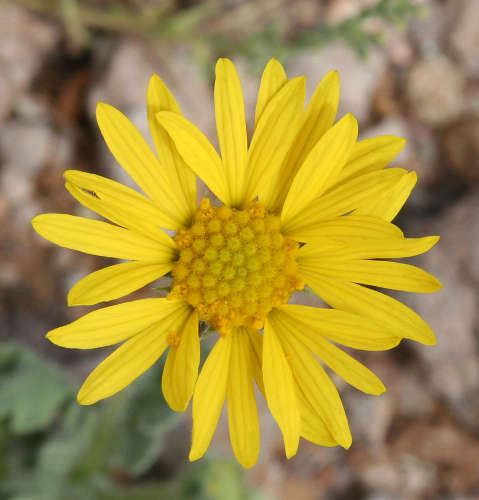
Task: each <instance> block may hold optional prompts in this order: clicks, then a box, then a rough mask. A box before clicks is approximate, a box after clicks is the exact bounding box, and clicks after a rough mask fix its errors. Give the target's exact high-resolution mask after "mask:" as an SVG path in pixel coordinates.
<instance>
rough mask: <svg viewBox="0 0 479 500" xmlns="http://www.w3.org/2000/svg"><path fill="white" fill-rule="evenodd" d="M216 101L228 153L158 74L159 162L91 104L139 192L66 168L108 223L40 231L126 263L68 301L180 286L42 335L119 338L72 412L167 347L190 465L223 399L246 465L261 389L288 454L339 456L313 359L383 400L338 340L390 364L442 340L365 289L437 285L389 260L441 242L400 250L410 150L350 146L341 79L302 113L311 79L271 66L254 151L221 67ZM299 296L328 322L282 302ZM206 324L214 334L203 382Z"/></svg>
mask: <svg viewBox="0 0 479 500" xmlns="http://www.w3.org/2000/svg"><path fill="white" fill-rule="evenodd" d="M214 97H215V113H216V125H217V132H218V139H219V145H220V152H221V155H218V153H217V152H216V150H215V149H214V148H213V146H212V145H211V144H210V142H209V141H208V140H207V138H206V137H205V136H204V135H203V134H202V133H201V132H200V131H199V130H198V128H196V127H195V125H193V124H192V123H190V122H189V121H188V120H186V119H185V118H184V117H183V116H182V114H181V112H180V109H179V107H178V105H177V103H176V101H175V99H174V98H173V96H172V95H171V93H170V92H169V90H168V89H167V88H166V86H165V85H164V84H163V82H162V81H161V79H160V78H159V77H158V76H153V77H152V79H151V81H150V85H149V88H148V96H147V106H148V119H149V124H150V130H151V134H152V136H153V140H154V143H155V146H156V149H157V153H158V156H156V155H155V154H154V153H153V151H152V150H151V149H150V148H149V147H148V145H147V143H146V142H145V140H144V139H143V138H142V137H141V135H140V134H139V133H138V131H137V130H136V128H135V127H134V126H133V125H132V124H131V122H130V121H129V120H128V119H127V118H126V117H125V116H124V115H123V114H121V113H120V112H119V111H117V110H116V109H114V108H112V107H111V106H108V105H106V104H99V105H98V108H97V119H98V124H99V126H100V130H101V132H102V134H103V137H104V139H105V141H106V143H107V145H108V146H109V148H110V150H111V152H112V153H113V155H114V156H115V158H116V159H117V161H118V162H119V163H120V164H121V166H122V167H123V168H124V169H125V170H126V171H127V172H128V173H129V174H130V175H131V177H132V178H133V179H134V180H135V181H136V183H137V184H138V186H139V187H140V188H141V189H142V190H143V191H144V193H145V195H142V194H139V193H138V192H137V191H134V190H132V189H130V188H127V187H125V186H123V185H121V184H119V183H117V182H114V181H111V180H108V179H105V178H103V177H100V176H97V175H94V174H88V173H84V172H78V171H67V172H66V173H65V179H66V187H67V189H68V190H69V191H70V193H71V194H72V195H73V196H74V197H75V198H76V199H77V200H78V201H79V202H80V203H82V204H83V205H85V206H86V207H88V208H90V209H91V210H93V211H95V212H96V213H98V214H99V215H101V216H102V217H104V218H106V219H108V220H110V221H111V222H112V223H113V224H110V223H107V222H103V221H98V220H92V219H85V218H82V217H75V216H71V215H62V214H45V215H39V216H37V217H36V218H35V219H34V220H33V221H32V223H33V226H34V228H35V230H36V231H37V232H38V233H39V234H41V235H42V236H44V237H45V238H47V239H49V240H50V241H53V242H54V243H57V244H59V245H62V246H64V247H67V248H71V249H75V250H79V251H83V252H87V253H91V254H94V255H102V256H108V257H114V258H119V259H125V260H128V261H129V262H123V263H120V264H115V265H113V266H110V267H107V268H105V269H101V270H99V271H96V272H94V273H92V274H90V275H88V276H86V277H85V278H83V279H82V280H80V281H79V282H78V283H77V284H76V285H75V286H74V287H73V288H72V289H71V291H70V293H69V296H68V301H69V304H70V305H79V304H82V305H91V304H97V303H100V302H104V301H110V300H113V299H117V298H119V297H122V296H124V295H127V294H129V293H131V292H133V291H135V290H137V289H139V288H142V287H143V286H145V285H147V284H148V283H151V282H152V281H154V280H156V279H157V278H159V277H161V276H163V275H164V274H166V273H168V272H169V271H171V273H172V276H173V282H172V285H171V290H170V293H169V294H168V296H167V297H166V298H151V299H142V300H136V301H131V302H125V303H121V304H116V305H113V306H108V307H104V308H102V309H99V310H96V311H93V312H91V313H89V314H86V315H85V316H83V317H82V318H80V319H78V320H76V321H74V322H72V323H70V324H68V325H65V326H62V327H59V328H56V329H55V330H52V331H51V332H49V333H48V335H47V336H48V338H49V339H50V340H51V341H52V342H54V343H55V344H57V345H60V346H63V347H71V348H80V349H89V348H94V347H101V346H106V345H113V344H117V343H120V342H123V343H122V344H121V346H120V347H118V348H117V350H116V351H114V352H113V354H111V355H110V356H109V357H107V358H106V359H105V360H104V361H103V362H102V363H100V365H99V366H98V367H97V368H96V369H95V370H94V371H93V372H92V373H91V374H90V376H89V377H88V378H87V380H86V381H85V383H84V384H83V386H82V388H81V389H80V392H79V394H78V400H79V402H80V403H82V404H91V403H94V402H96V401H98V400H100V399H103V398H106V397H108V396H110V395H112V394H114V393H116V392H118V391H119V390H121V389H123V388H124V387H125V386H127V385H128V384H130V383H131V382H132V381H133V380H134V379H135V378H137V377H138V376H139V375H140V374H141V373H143V372H144V371H145V370H147V369H148V368H149V367H150V366H151V365H152V364H153V363H155V362H156V361H157V360H158V358H159V357H160V356H161V355H162V354H163V352H164V351H165V350H167V349H168V356H167V360H166V364H165V369H164V372H163V383H162V388H163V393H164V395H165V398H166V400H167V402H168V403H169V405H170V406H171V408H172V409H174V410H177V411H183V410H185V409H186V407H187V405H188V403H189V401H190V399H191V397H192V396H193V443H192V448H191V452H190V459H191V460H195V459H197V458H200V457H201V456H202V455H203V454H204V453H205V451H206V449H207V448H208V446H209V443H210V441H211V438H212V436H213V433H214V431H215V428H216V425H217V422H218V419H219V416H220V412H221V409H222V407H223V405H224V402H225V400H226V401H227V405H228V423H229V428H230V436H231V443H232V446H233V450H234V452H235V454H236V456H237V458H238V460H239V461H240V462H241V464H242V465H244V466H245V467H250V466H252V465H253V464H254V463H255V462H256V459H257V456H258V452H259V421H258V413H257V408H256V396H255V391H254V384H256V385H257V387H258V388H259V390H260V391H261V392H262V393H263V395H264V396H265V398H266V401H267V403H268V406H269V408H270V410H271V413H272V415H273V417H274V418H275V419H276V421H277V423H278V425H279V427H280V429H281V431H282V433H283V437H284V443H285V450H286V455H287V456H288V457H291V456H293V455H294V454H295V453H296V451H297V448H298V443H299V438H300V437H303V438H305V439H307V440H310V441H312V442H314V443H317V444H320V445H324V446H336V445H341V446H343V447H345V448H348V447H349V446H350V444H351V433H350V431H349V426H348V422H347V418H346V415H345V412H344V408H343V406H342V403H341V400H340V397H339V394H338V392H337V390H336V388H335V386H334V385H333V383H332V381H331V379H330V378H329V376H328V375H327V373H326V371H325V370H324V368H323V366H322V364H321V363H320V362H319V361H318V359H317V358H319V359H320V360H321V361H322V363H324V365H326V366H328V367H329V368H330V369H331V370H333V371H334V372H336V373H337V374H338V375H340V376H341V377H342V378H343V379H344V380H346V381H347V382H348V383H350V384H351V385H353V386H354V387H356V388H358V389H359V390H361V391H364V392H366V393H369V394H380V393H381V392H383V391H384V390H385V388H384V386H383V384H382V382H381V381H380V380H379V379H378V378H377V377H376V375H374V374H373V373H372V372H371V371H370V370H368V369H367V368H366V367H365V366H363V365H362V364H360V363H359V362H357V361H356V360H354V359H353V358H352V357H351V356H349V355H348V354H346V353H345V352H343V351H342V350H341V349H340V348H339V347H337V345H336V344H340V345H344V346H348V347H352V348H356V349H365V350H383V349H390V348H392V347H394V346H396V345H397V344H398V343H399V342H400V341H401V339H402V338H409V339H412V340H416V341H418V342H422V343H424V344H433V343H434V342H435V339H434V334H433V333H432V331H431V329H430V328H429V327H428V325H427V324H426V323H425V322H424V321H423V320H422V319H421V318H420V317H419V316H418V315H417V314H416V313H415V312H414V311H412V310H411V309H409V308H408V307H406V306H405V305H403V304H401V303H400V302H398V301H397V300H395V299H393V298H391V297H389V296H387V295H384V294H382V293H380V292H378V291H376V290H374V289H372V288H369V287H368V285H369V286H374V287H381V288H389V289H395V290H404V291H410V292H434V291H436V290H438V289H439V288H440V283H439V282H438V281H437V280H436V278H434V277H433V276H431V275H430V274H428V273H426V272H425V271H422V270H421V269H419V268H417V267H414V266H411V265H408V264H403V263H398V262H389V261H386V260H382V259H388V258H398V257H409V256H413V255H417V254H420V253H423V252H426V251H427V250H429V249H430V248H431V247H432V246H433V245H434V244H435V243H436V242H437V241H438V237H435V236H429V237H424V238H406V237H404V235H403V233H402V231H401V230H400V229H399V228H398V227H397V226H396V225H394V224H393V223H392V222H391V221H392V220H393V219H394V217H395V216H396V214H397V213H398V212H399V210H400V209H401V207H402V206H403V204H404V203H405V201H406V199H407V198H408V196H409V194H410V192H411V190H412V189H413V187H414V185H415V182H416V174H415V173H414V172H411V173H408V172H407V171H405V170H403V169H399V168H387V169H384V167H385V166H386V165H388V164H389V162H390V161H391V160H392V159H393V158H394V157H395V156H396V155H397V153H398V152H399V151H400V150H401V148H402V147H403V145H404V140H403V139H400V138H397V137H394V136H381V137H377V138H374V139H366V140H362V141H357V135H358V125H357V121H356V119H355V118H354V117H353V116H352V115H351V114H348V115H346V116H344V117H343V118H342V119H341V120H339V121H338V122H337V123H336V124H334V121H335V117H336V111H337V107H338V101H339V78H338V75H337V73H336V72H334V71H333V72H330V73H329V74H328V75H326V77H325V78H324V79H323V81H322V82H321V83H320V84H319V85H318V87H317V89H316V91H315V92H314V94H313V96H312V98H311V100H310V102H309V104H308V105H307V107H306V109H305V110H303V107H304V100H305V79H304V77H297V78H293V79H291V80H288V78H287V76H286V73H285V72H284V70H283V68H282V66H281V65H280V64H279V63H278V62H277V61H276V60H271V61H270V62H269V63H268V65H267V66H266V69H265V71H264V73H263V77H262V79H261V84H260V88H259V92H258V100H257V105H256V113H255V129H254V133H253V136H252V139H251V141H250V143H249V145H248V139H247V132H246V120H245V111H244V104H243V96H242V90H241V85H240V81H239V78H238V75H237V73H236V70H235V67H234V65H233V64H232V63H231V62H230V61H229V60H227V59H220V60H219V61H218V63H217V67H216V83H215V91H214ZM196 175H198V176H199V177H200V178H201V179H203V181H204V182H205V183H206V185H207V186H208V188H209V189H210V190H211V192H212V193H214V195H216V197H217V198H218V200H219V202H218V203H214V202H212V201H211V200H210V199H209V198H204V199H202V200H201V202H200V203H199V205H198V206H197V205H196ZM162 229H168V230H172V231H174V232H175V235H174V236H173V237H170V236H169V235H168V234H167V233H166V232H164V231H163V230H162ZM305 284H307V285H309V287H310V288H311V289H312V290H314V291H315V292H316V293H317V294H318V295H319V296H320V297H321V298H322V299H323V300H324V301H325V302H326V303H327V304H329V306H331V308H315V307H308V306H300V305H292V304H288V301H289V298H290V296H291V294H292V293H293V292H295V291H297V290H301V289H303V287H304V286H305ZM364 285H366V286H364ZM200 320H201V321H204V322H207V323H208V324H209V325H210V326H211V327H212V328H214V329H215V330H216V331H217V332H218V333H219V336H218V338H217V341H216V344H215V345H214V347H213V349H212V351H211V352H210V354H209V355H208V357H207V359H206V361H205V363H204V365H203V368H202V370H201V373H200V375H199V376H198V367H199V361H200V350H199V336H198V321H200Z"/></svg>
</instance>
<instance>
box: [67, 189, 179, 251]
mask: <svg viewBox="0 0 479 500" xmlns="http://www.w3.org/2000/svg"><path fill="white" fill-rule="evenodd" d="M65 187H66V188H67V190H68V192H69V193H70V194H71V195H72V196H73V197H74V198H75V199H76V200H78V201H79V202H80V203H81V204H82V205H84V206H85V207H88V208H89V209H90V210H93V211H94V212H96V213H97V214H100V215H101V216H102V217H105V218H106V219H109V220H111V221H112V222H114V223H115V224H118V225H119V226H122V227H124V228H126V229H128V230H129V231H130V232H131V233H133V234H138V235H142V236H143V237H146V238H147V239H149V240H150V239H151V240H155V241H158V242H159V243H160V244H166V245H168V246H170V245H173V246H174V242H173V240H171V238H170V237H169V236H168V235H167V234H166V233H165V232H164V231H163V230H161V229H160V228H159V227H157V226H155V225H154V224H152V223H151V222H149V221H148V220H144V219H142V217H141V213H140V214H139V213H138V212H137V211H136V210H135V207H134V206H131V205H125V204H121V203H117V202H116V201H113V200H111V199H99V198H97V197H96V195H94V194H92V193H89V192H88V191H87V190H83V189H81V188H78V187H76V186H74V185H73V184H70V183H69V182H66V183H65ZM170 227H173V226H170Z"/></svg>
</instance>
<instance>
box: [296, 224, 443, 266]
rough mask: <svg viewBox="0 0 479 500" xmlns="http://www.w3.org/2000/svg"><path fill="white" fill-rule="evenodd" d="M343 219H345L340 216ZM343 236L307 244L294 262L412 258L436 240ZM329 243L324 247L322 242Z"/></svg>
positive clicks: (424, 250) (426, 249)
mask: <svg viewBox="0 0 479 500" xmlns="http://www.w3.org/2000/svg"><path fill="white" fill-rule="evenodd" d="M344 219H349V216H348V217H344ZM346 234H347V233H344V236H343V237H342V238H341V237H340V235H339V234H338V235H337V236H335V239H334V242H335V243H331V242H330V241H328V240H327V239H326V238H325V239H324V241H321V243H322V244H321V245H319V244H318V243H319V242H320V240H319V239H318V241H317V242H316V241H314V242H313V243H309V244H307V245H304V246H302V247H301V248H300V249H299V254H298V262H299V261H301V262H304V263H305V264H306V263H307V262H308V263H310V264H314V262H315V261H318V260H320V259H323V258H335V259H342V260H345V259H398V258H401V257H413V256H414V255H420V254H422V253H425V252H427V251H428V250H430V249H431V248H432V247H433V246H434V245H435V244H436V243H437V242H438V241H439V236H424V237H423V238H397V237H393V238H381V239H379V238H378V239H373V238H371V239H369V240H366V239H365V240H362V241H360V240H359V239H358V240H352V241H351V242H348V237H347V235H346ZM325 242H326V243H329V246H326V245H325V244H324V243H325Z"/></svg>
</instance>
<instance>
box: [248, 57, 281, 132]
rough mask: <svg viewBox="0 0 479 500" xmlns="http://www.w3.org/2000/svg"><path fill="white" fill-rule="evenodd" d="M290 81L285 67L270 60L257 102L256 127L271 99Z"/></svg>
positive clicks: (265, 69)
mask: <svg viewBox="0 0 479 500" xmlns="http://www.w3.org/2000/svg"><path fill="white" fill-rule="evenodd" d="M287 81H288V77H287V76H286V72H285V71H284V68H283V66H282V65H281V63H280V62H279V61H277V60H276V59H270V61H269V62H268V64H267V65H266V67H265V68H264V72H263V76H262V77H261V83H260V86H259V91H258V99H257V101H256V112H255V126H256V125H258V121H259V119H260V117H261V115H262V113H263V111H264V109H265V108H266V106H267V105H268V103H269V102H270V100H271V98H272V97H273V96H274V95H275V94H276V93H277V92H278V90H279V89H280V88H281V87H282V86H283V85H284V84H285V83H286V82H287Z"/></svg>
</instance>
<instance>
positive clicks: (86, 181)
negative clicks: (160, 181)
mask: <svg viewBox="0 0 479 500" xmlns="http://www.w3.org/2000/svg"><path fill="white" fill-rule="evenodd" d="M63 175H64V177H65V179H66V181H67V184H66V187H67V189H68V190H69V191H70V194H71V195H72V196H73V197H75V198H76V199H77V200H78V201H79V202H80V203H82V204H83V205H85V206H86V207H87V208H89V209H90V210H94V211H95V212H97V213H98V214H100V215H101V216H102V217H105V218H107V219H110V220H111V221H112V222H114V223H115V224H119V225H120V226H124V227H129V228H133V227H134V226H135V224H136V223H137V222H138V221H139V220H143V221H147V222H149V223H150V224H153V225H155V226H160V227H165V228H167V229H179V228H180V227H181V226H180V225H179V224H178V223H177V222H176V221H175V220H174V219H171V218H170V217H169V216H168V215H166V214H164V213H163V212H162V211H161V210H160V209H159V208H158V206H157V205H155V203H154V202H153V201H151V200H149V199H148V198H146V197H145V196H142V195H141V194H140V193H138V192H137V191H135V190H133V189H131V188H128V187H126V186H123V184H120V183H119V182H115V181H112V180H110V179H106V178H105V177H101V176H100V175H96V174H90V173H87V172H80V171H79V170H67V171H66V172H65V173H64V174H63ZM72 186H73V188H74V189H72V188H71V187H72ZM93 193H94V195H93Z"/></svg>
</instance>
